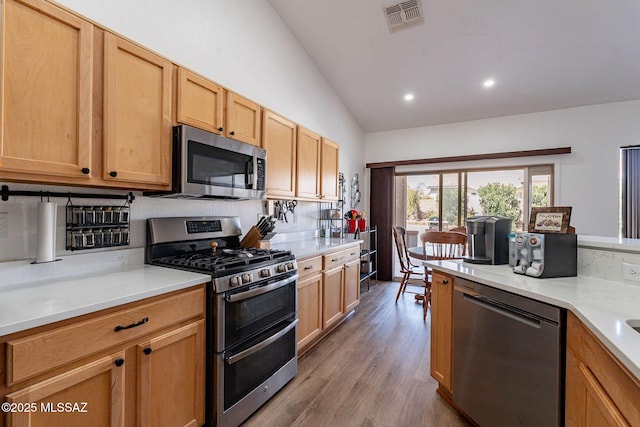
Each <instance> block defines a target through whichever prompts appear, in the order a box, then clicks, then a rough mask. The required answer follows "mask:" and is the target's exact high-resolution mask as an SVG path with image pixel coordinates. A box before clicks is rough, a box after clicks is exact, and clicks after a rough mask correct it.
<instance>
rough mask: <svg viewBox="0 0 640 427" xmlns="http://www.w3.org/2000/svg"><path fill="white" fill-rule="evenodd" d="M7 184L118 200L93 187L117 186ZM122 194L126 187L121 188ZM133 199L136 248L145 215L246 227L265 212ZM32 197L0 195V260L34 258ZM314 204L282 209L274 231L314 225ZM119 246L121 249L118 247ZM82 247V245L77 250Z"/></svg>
mask: <svg viewBox="0 0 640 427" xmlns="http://www.w3.org/2000/svg"><path fill="white" fill-rule="evenodd" d="M9 186H10V189H12V190H13V189H24V190H35V191H39V190H45V191H46V190H49V191H61V192H66V191H71V192H87V193H98V194H96V198H95V199H82V200H72V201H73V202H74V203H75V204H82V205H119V204H122V203H123V202H122V201H120V200H108V199H100V196H99V193H100V192H101V193H103V194H104V193H119V192H118V191H117V190H102V189H89V190H88V189H78V188H68V187H46V188H43V186H36V185H27V184H22V185H20V184H12V183H10V184H9ZM122 193H123V194H126V192H122ZM134 194H135V196H136V199H135V200H134V201H133V203H132V204H131V218H130V228H131V236H130V241H131V245H130V246H129V248H142V247H144V245H145V240H146V220H147V218H152V217H167V216H228V215H231V216H238V217H240V222H241V224H242V231H243V232H247V231H248V230H249V228H250V227H251V225H254V224H255V223H256V222H257V220H258V215H259V214H267V211H266V206H265V203H264V202H263V201H260V200H245V201H223V200H188V199H165V198H155V197H144V196H142V195H141V193H139V192H138V193H134ZM50 201H52V202H55V203H57V204H58V206H57V221H56V225H57V226H56V255H57V256H63V255H72V254H76V253H78V252H71V251H67V250H66V248H65V246H66V241H65V240H66V237H65V235H66V233H65V231H66V225H65V214H66V212H65V206H66V204H67V199H66V198H51V199H50ZM39 202H40V199H39V198H38V197H23V196H11V197H10V198H9V200H8V201H0V214H5V215H2V221H3V227H4V229H3V232H2V234H0V262H4V261H16V260H29V259H35V257H36V251H37V233H38V217H37V206H38V203H39ZM316 217H317V204H316V203H312V202H306V203H305V202H300V203H298V205H297V207H296V210H295V215H291V214H290V213H289V215H288V221H289V222H288V223H285V222H282V221H278V222H277V223H276V228H275V231H276V232H277V233H278V232H279V233H283V232H291V231H301V230H313V229H316V228H317V219H316ZM104 250H106V251H114V250H119V249H118V248H108V249H91V250H89V251H90V252H94V251H95V252H98V251H104ZM120 250H122V249H120ZM82 252H87V251H82Z"/></svg>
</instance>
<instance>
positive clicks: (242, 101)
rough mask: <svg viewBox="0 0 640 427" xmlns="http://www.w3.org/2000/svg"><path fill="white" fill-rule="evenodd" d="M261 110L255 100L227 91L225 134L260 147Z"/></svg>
mask: <svg viewBox="0 0 640 427" xmlns="http://www.w3.org/2000/svg"><path fill="white" fill-rule="evenodd" d="M261 110H262V109H261V107H260V105H258V104H256V103H255V102H253V101H251V100H249V99H247V98H244V97H242V96H240V95H238V94H237V93H234V92H231V91H227V95H226V111H225V122H226V127H225V129H224V135H225V136H226V137H227V138H232V139H235V140H237V141H242V142H246V143H247V144H252V145H256V146H258V147H260V145H261V141H260V136H261V134H260V129H261V127H260V126H261V119H262V116H261ZM263 148H264V147H263Z"/></svg>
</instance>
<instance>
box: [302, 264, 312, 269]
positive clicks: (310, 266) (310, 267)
mask: <svg viewBox="0 0 640 427" xmlns="http://www.w3.org/2000/svg"><path fill="white" fill-rule="evenodd" d="M312 268H313V265H307V266H306V267H305V268H304V269H305V270H311V269H312Z"/></svg>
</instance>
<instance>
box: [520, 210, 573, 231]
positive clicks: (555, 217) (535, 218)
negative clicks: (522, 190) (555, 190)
mask: <svg viewBox="0 0 640 427" xmlns="http://www.w3.org/2000/svg"><path fill="white" fill-rule="evenodd" d="M570 220H571V206H550V207H532V208H531V215H529V229H528V231H529V232H531V233H559V234H567V233H569V232H570V227H569V221H570Z"/></svg>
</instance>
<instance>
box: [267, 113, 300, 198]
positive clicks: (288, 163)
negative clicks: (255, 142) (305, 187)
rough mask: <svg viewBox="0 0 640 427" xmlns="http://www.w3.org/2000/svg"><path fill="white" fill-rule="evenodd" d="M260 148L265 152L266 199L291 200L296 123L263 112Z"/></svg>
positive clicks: (293, 195) (294, 179) (294, 180)
mask: <svg viewBox="0 0 640 427" xmlns="http://www.w3.org/2000/svg"><path fill="white" fill-rule="evenodd" d="M262 148H264V149H265V150H267V197H275V198H293V197H295V195H296V124H295V123H293V122H292V121H290V120H287V119H285V118H284V117H281V116H279V115H277V114H275V113H274V112H272V111H269V110H264V117H263V129H262Z"/></svg>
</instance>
